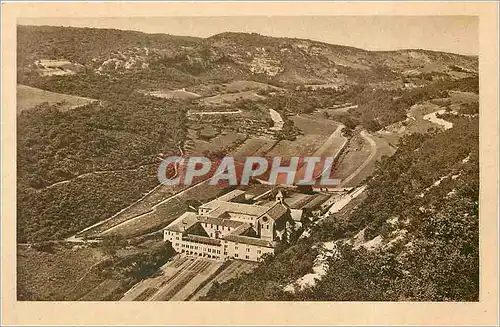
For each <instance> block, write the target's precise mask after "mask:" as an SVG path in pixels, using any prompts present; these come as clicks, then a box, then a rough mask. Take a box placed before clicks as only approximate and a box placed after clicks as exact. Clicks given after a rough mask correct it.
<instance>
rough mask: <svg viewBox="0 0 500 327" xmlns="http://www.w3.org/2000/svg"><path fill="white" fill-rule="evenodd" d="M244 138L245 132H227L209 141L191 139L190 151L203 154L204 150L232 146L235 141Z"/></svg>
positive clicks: (240, 140)
mask: <svg viewBox="0 0 500 327" xmlns="http://www.w3.org/2000/svg"><path fill="white" fill-rule="evenodd" d="M245 138H246V135H245V134H242V133H233V132H229V133H226V134H224V135H222V134H220V135H218V136H216V137H214V138H212V139H211V140H210V141H204V140H193V141H192V143H193V146H192V153H194V154H203V152H204V151H218V150H222V149H225V148H227V147H230V146H232V145H233V144H234V143H235V142H242V141H244V140H245Z"/></svg>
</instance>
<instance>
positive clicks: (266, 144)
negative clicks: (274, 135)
mask: <svg viewBox="0 0 500 327" xmlns="http://www.w3.org/2000/svg"><path fill="white" fill-rule="evenodd" d="M274 144H276V141H275V140H272V139H270V138H266V137H256V138H249V139H247V140H246V141H245V142H244V143H243V144H242V145H241V146H240V147H238V149H236V151H234V152H233V155H234V156H235V157H237V158H238V157H245V156H251V155H254V156H262V155H265V154H266V153H267V152H268V151H269V149H271V148H272V147H273V146H274Z"/></svg>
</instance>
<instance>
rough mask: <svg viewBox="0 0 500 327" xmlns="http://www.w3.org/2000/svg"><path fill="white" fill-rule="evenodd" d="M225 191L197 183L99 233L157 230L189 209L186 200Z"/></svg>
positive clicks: (125, 234) (129, 234)
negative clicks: (140, 213) (149, 209)
mask: <svg viewBox="0 0 500 327" xmlns="http://www.w3.org/2000/svg"><path fill="white" fill-rule="evenodd" d="M225 192H227V189H226V188H224V187H221V186H217V185H208V184H206V183H200V184H197V185H195V186H193V187H191V188H189V189H185V190H184V191H181V192H179V193H177V194H176V195H175V196H172V197H170V198H168V199H166V200H164V201H163V202H161V203H159V204H157V205H156V206H154V207H152V209H151V211H149V212H148V213H146V214H142V215H138V216H136V217H133V218H131V219H128V220H127V221H125V222H122V223H120V224H118V225H115V226H114V227H112V228H110V229H108V230H106V231H104V232H102V233H101V234H100V235H101V236H106V235H112V234H115V235H121V236H123V237H134V236H139V235H144V234H146V233H150V232H153V231H156V230H159V229H161V228H163V227H166V226H167V225H168V224H169V223H171V222H172V221H174V220H175V219H176V218H177V217H179V216H180V215H181V214H183V213H184V212H186V211H188V210H190V208H189V205H188V203H187V202H189V201H200V202H207V201H209V200H212V199H214V198H216V197H217V196H219V195H221V194H223V193H225Z"/></svg>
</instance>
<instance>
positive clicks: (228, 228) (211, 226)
mask: <svg viewBox="0 0 500 327" xmlns="http://www.w3.org/2000/svg"><path fill="white" fill-rule="evenodd" d="M208 225H209V224H207V223H205V228H209V227H208ZM214 226H215V230H219V226H222V225H214V224H210V228H211V229H214ZM221 230H222V231H225V230H228V231H231V227H228V226H222V228H221Z"/></svg>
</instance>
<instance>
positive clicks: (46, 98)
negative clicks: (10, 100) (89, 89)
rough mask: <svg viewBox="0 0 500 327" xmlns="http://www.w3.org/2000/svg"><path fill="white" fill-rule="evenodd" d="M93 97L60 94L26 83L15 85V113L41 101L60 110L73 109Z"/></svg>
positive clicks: (34, 105)
mask: <svg viewBox="0 0 500 327" xmlns="http://www.w3.org/2000/svg"><path fill="white" fill-rule="evenodd" d="M94 101H97V100H95V99H89V98H83V97H78V96H75V95H68V94H61V93H54V92H49V91H45V90H41V89H37V88H34V87H31V86H26V85H20V84H18V85H17V113H18V114H19V113H20V112H22V111H24V110H30V109H33V108H35V107H36V106H39V105H41V104H42V103H45V102H46V103H48V104H49V105H57V108H58V109H59V110H61V111H67V110H71V109H75V108H78V107H81V106H84V105H86V104H89V103H91V102H94Z"/></svg>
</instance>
